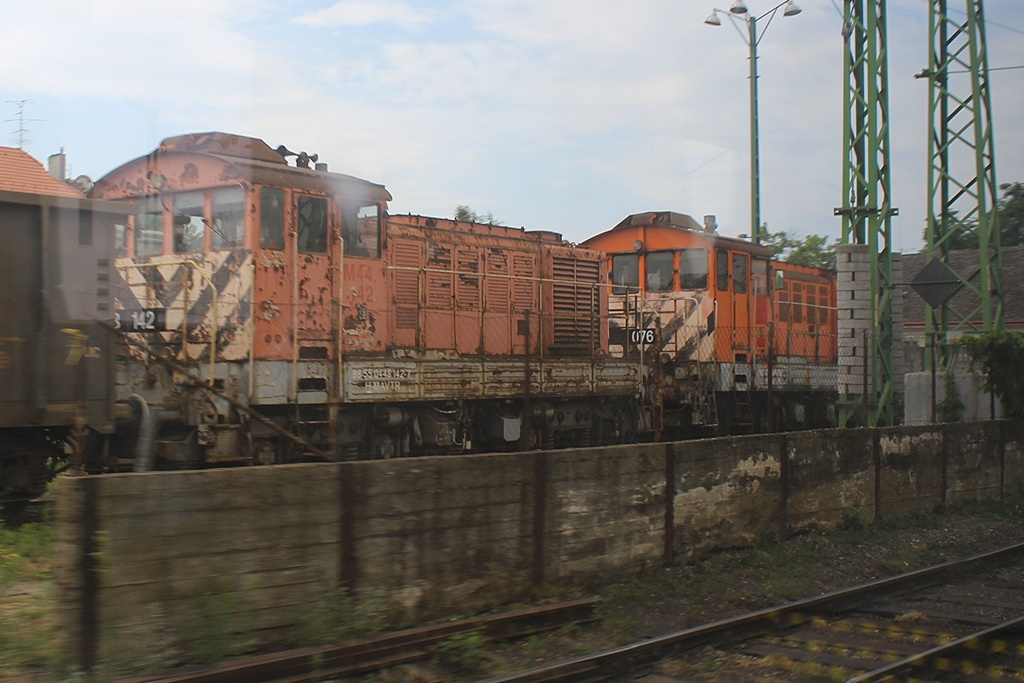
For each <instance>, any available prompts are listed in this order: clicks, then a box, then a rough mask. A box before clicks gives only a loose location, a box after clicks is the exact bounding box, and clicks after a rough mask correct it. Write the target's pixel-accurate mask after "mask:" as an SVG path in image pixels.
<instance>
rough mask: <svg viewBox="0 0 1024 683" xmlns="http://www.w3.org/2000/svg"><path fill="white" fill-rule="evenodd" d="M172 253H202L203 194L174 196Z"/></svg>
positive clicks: (203, 227) (186, 193)
mask: <svg viewBox="0 0 1024 683" xmlns="http://www.w3.org/2000/svg"><path fill="white" fill-rule="evenodd" d="M173 222H174V253H176V254H183V253H188V252H192V251H202V250H203V248H204V246H205V245H204V243H203V238H204V237H205V235H206V222H205V221H204V219H203V193H202V192H184V193H182V194H176V195H174V221H173Z"/></svg>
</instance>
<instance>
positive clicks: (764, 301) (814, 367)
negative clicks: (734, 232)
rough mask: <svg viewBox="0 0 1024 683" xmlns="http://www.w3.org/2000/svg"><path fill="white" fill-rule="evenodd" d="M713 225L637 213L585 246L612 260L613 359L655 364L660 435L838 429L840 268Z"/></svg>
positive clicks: (652, 374) (652, 383)
mask: <svg viewBox="0 0 1024 683" xmlns="http://www.w3.org/2000/svg"><path fill="white" fill-rule="evenodd" d="M705 221H706V225H704V226H702V225H700V224H698V223H697V222H696V221H695V220H693V219H692V218H691V217H690V216H687V215H683V214H678V213H672V212H654V213H642V214H636V215H632V216H628V217H627V218H625V219H624V220H623V221H621V222H620V223H619V224H618V225H616V226H615V227H614V228H612V229H611V230H609V231H607V232H604V233H601V234H599V235H597V236H595V237H591V238H590V239H588V240H586V241H585V242H584V243H583V246H585V247H589V248H593V249H599V250H601V251H604V252H606V254H607V255H608V261H607V267H608V270H609V274H610V278H611V281H612V284H613V288H612V290H611V296H610V303H609V311H610V313H609V319H610V326H611V329H610V334H609V341H610V351H611V352H612V353H613V354H617V355H623V356H625V357H627V358H628V357H634V358H641V359H642V361H643V364H644V365H645V367H646V368H648V374H647V377H648V381H647V387H646V390H645V393H646V402H648V403H649V404H651V405H652V406H654V414H655V419H654V422H655V426H656V427H657V428H658V431H659V432H660V436H661V437H662V438H682V437H686V436H690V435H696V434H701V433H708V432H709V430H710V428H712V427H713V428H714V431H715V432H717V433H735V432H742V431H765V430H769V429H793V428H805V427H816V426H821V427H824V426H829V425H832V424H834V422H835V405H836V399H837V395H836V352H837V349H836V318H835V312H836V288H835V274H834V272H832V271H829V270H823V269H820V268H811V267H807V266H799V265H795V264H790V263H784V262H780V261H776V260H773V259H772V252H771V251H770V250H769V249H767V248H765V247H763V246H760V245H756V244H752V243H750V242H746V241H743V240H738V239H732V238H728V237H723V236H721V235H718V234H717V233H716V232H715V226H714V225H713V223H714V220H713V217H711V216H708V217H706V218H705Z"/></svg>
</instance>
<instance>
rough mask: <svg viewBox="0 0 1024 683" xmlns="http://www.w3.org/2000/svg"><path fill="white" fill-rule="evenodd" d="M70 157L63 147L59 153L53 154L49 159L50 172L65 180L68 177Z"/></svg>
mask: <svg viewBox="0 0 1024 683" xmlns="http://www.w3.org/2000/svg"><path fill="white" fill-rule="evenodd" d="M67 161H68V157H67V155H66V154H64V149H63V148H61V150H60V152H58V153H57V154H51V155H50V158H49V159H48V167H49V173H50V175H52V176H53V177H54V178H56V179H57V180H64V179H65V178H66V177H67Z"/></svg>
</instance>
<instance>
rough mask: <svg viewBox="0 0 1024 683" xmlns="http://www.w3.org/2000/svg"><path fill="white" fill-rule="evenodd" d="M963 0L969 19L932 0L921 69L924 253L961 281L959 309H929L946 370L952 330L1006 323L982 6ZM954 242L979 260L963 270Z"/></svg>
mask: <svg viewBox="0 0 1024 683" xmlns="http://www.w3.org/2000/svg"><path fill="white" fill-rule="evenodd" d="M964 2H965V3H966V12H958V13H957V14H958V15H963V16H965V17H966V18H956V19H954V17H952V16H950V14H949V12H948V7H947V0H931V3H930V17H929V38H930V41H931V49H930V51H929V60H928V69H927V70H926V71H924V72H922V73H921V74H919V76H921V77H926V78H928V80H929V83H930V87H929V99H928V116H929V120H930V122H931V131H930V135H929V149H928V171H929V172H928V207H929V210H928V226H927V230H926V257H927V260H928V261H931V260H932V259H933V258H938V259H940V260H941V261H942V262H943V263H945V264H946V265H947V266H949V267H950V269H951V270H953V272H954V273H955V274H956V277H957V279H958V280H959V282H960V294H959V295H957V297H956V306H955V307H954V306H951V305H950V299H947V300H946V302H945V303H943V304H942V305H940V306H938V307H936V308H932V307H931V306H928V307H927V308H926V324H927V329H928V332H929V335H928V339H929V340H934V339H935V338H936V334H937V335H938V339H939V341H938V343H939V344H940V346H941V347H942V349H943V353H940V354H937V357H938V358H940V359H941V360H940V364H941V365H942V366H943V367H944V366H945V365H946V364H947V363H948V362H949V352H948V346H947V345H946V340H947V337H948V333H949V332H971V331H974V332H988V331H992V330H996V329H1001V328H1002V326H1003V305H1002V284H1001V283H1002V277H1001V264H1000V256H999V226H998V217H997V213H996V209H997V201H998V196H997V188H998V186H997V185H996V164H995V151H994V143H993V137H992V109H991V105H990V99H989V87H988V56H987V50H986V47H985V22H984V12H983V8H982V5H983V3H982V0H964ZM954 240H955V242H956V246H960V247H961V248H962V247H964V246H967V247H968V248H969V249H976V250H977V259H976V260H975V259H973V258H970V259H959V260H958V261H959V263H960V265H959V268H960V270H961V271H963V272H957V270H956V268H954V267H953V264H952V263H951V261H950V252H951V251H952V249H953V247H954ZM975 261H976V262H975ZM964 264H967V265H964ZM965 290H966V291H965ZM929 343H931V341H930V342H929ZM931 355H932V354H926V358H930V356H931Z"/></svg>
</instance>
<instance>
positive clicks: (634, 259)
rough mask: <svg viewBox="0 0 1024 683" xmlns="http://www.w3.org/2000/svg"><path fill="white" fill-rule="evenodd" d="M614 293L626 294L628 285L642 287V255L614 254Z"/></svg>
mask: <svg viewBox="0 0 1024 683" xmlns="http://www.w3.org/2000/svg"><path fill="white" fill-rule="evenodd" d="M612 284H613V285H616V286H615V287H613V288H612V294H625V293H626V288H627V287H632V288H634V289H639V287H640V255H639V254H615V255H614V256H612Z"/></svg>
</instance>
